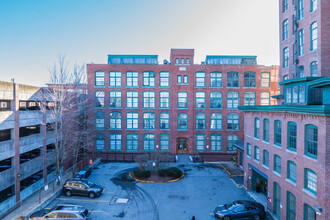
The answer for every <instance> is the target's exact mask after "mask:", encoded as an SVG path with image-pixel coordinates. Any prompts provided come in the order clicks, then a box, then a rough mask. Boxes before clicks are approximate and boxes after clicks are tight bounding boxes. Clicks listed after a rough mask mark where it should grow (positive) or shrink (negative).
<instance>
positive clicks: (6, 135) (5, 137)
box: [0, 129, 11, 142]
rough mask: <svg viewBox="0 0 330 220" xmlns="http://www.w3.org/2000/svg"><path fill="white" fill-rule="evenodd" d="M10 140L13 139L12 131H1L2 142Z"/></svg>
mask: <svg viewBox="0 0 330 220" xmlns="http://www.w3.org/2000/svg"><path fill="white" fill-rule="evenodd" d="M10 139H11V130H10V129H4V130H0V142H1V141H9V140H10Z"/></svg>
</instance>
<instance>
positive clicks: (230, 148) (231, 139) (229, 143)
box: [227, 134, 239, 151]
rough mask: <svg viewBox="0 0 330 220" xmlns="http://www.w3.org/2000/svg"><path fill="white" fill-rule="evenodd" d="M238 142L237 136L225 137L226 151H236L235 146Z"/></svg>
mask: <svg viewBox="0 0 330 220" xmlns="http://www.w3.org/2000/svg"><path fill="white" fill-rule="evenodd" d="M238 141H239V137H238V135H237V134H230V135H228V136H227V151H236V147H235V146H234V144H236V143H237V142H238Z"/></svg>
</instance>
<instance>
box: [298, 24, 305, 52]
mask: <svg viewBox="0 0 330 220" xmlns="http://www.w3.org/2000/svg"><path fill="white" fill-rule="evenodd" d="M298 55H299V56H302V55H304V29H301V30H300V31H299V32H298Z"/></svg>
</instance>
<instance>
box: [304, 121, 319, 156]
mask: <svg viewBox="0 0 330 220" xmlns="http://www.w3.org/2000/svg"><path fill="white" fill-rule="evenodd" d="M305 154H306V155H307V156H310V157H314V158H317V127H316V126H315V125H305Z"/></svg>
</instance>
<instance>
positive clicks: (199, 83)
mask: <svg viewBox="0 0 330 220" xmlns="http://www.w3.org/2000/svg"><path fill="white" fill-rule="evenodd" d="M196 87H205V73H204V72H197V73H196Z"/></svg>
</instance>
